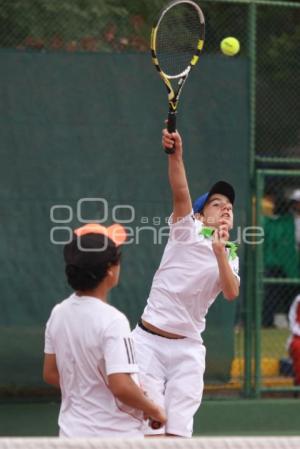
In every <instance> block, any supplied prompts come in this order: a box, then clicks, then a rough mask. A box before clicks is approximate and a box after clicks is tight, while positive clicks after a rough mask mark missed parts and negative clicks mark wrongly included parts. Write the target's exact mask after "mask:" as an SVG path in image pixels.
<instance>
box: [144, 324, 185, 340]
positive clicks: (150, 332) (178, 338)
mask: <svg viewBox="0 0 300 449" xmlns="http://www.w3.org/2000/svg"><path fill="white" fill-rule="evenodd" d="M138 326H139V327H140V328H141V329H143V331H145V332H148V333H149V334H152V335H157V336H158V337H163V338H168V339H169V340H181V339H182V338H185V337H174V338H172V337H166V335H161V334H159V333H157V332H154V331H151V330H150V329H148V328H147V327H145V326H144V325H143V322H142V320H139V322H138Z"/></svg>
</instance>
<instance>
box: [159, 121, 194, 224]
mask: <svg viewBox="0 0 300 449" xmlns="http://www.w3.org/2000/svg"><path fill="white" fill-rule="evenodd" d="M162 144H163V147H164V148H172V147H173V145H174V148H175V152H174V153H173V154H170V155H169V156H168V161H169V168H168V170H169V182H170V186H171V190H172V195H173V223H176V221H178V220H179V219H180V218H183V217H185V216H186V215H187V214H189V213H190V212H191V210H192V201H191V197H190V192H189V186H188V182H187V178H186V173H185V167H184V163H183V158H182V154H183V150H182V140H181V136H180V134H179V133H178V132H177V131H176V132H174V133H171V134H170V133H169V132H168V131H167V130H166V129H164V130H163V134H162Z"/></svg>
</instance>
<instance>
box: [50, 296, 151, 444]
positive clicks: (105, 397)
mask: <svg viewBox="0 0 300 449" xmlns="http://www.w3.org/2000/svg"><path fill="white" fill-rule="evenodd" d="M45 353H46V354H55V355H56V363H57V367H58V370H59V376H60V386H61V393H62V402H61V408H60V414H59V420H58V424H59V428H60V436H64V437H131V436H132V437H141V436H143V434H142V430H141V428H142V419H143V416H142V412H139V411H137V410H134V409H131V408H129V407H127V406H125V405H124V404H121V403H120V402H119V401H117V400H116V398H115V397H114V396H113V394H112V393H111V391H110V390H109V388H108V386H107V383H108V382H107V376H108V375H109V374H113V373H137V372H138V367H137V365H136V362H135V355H134V347H133V341H132V338H131V335H130V326H129V323H128V320H127V318H126V317H125V315H123V313H121V312H120V311H119V310H117V309H115V308H114V307H113V306H111V305H109V304H107V303H105V302H103V301H101V300H99V299H97V298H93V297H88V296H81V297H79V296H77V295H76V294H72V295H71V296H70V297H69V298H67V299H65V300H64V301H63V302H61V303H60V304H57V305H56V306H55V307H54V309H53V310H52V313H51V315H50V318H49V320H48V322H47V325H46V333H45ZM135 376H136V375H135Z"/></svg>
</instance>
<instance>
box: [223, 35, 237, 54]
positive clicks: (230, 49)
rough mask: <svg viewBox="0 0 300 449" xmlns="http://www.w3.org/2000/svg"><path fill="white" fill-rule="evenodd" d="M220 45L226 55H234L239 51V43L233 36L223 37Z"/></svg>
mask: <svg viewBox="0 0 300 449" xmlns="http://www.w3.org/2000/svg"><path fill="white" fill-rule="evenodd" d="M220 47H221V50H222V53H224V55H226V56H234V55H236V54H237V53H238V52H239V51H240V43H239V41H238V40H237V39H236V38H235V37H225V39H223V40H222V42H221V45H220Z"/></svg>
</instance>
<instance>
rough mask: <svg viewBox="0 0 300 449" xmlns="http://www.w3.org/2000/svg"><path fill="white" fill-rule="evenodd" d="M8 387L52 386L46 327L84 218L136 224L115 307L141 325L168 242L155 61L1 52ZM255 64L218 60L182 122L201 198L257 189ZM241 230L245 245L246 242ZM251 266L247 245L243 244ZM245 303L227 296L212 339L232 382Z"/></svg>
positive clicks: (1, 308)
mask: <svg viewBox="0 0 300 449" xmlns="http://www.w3.org/2000/svg"><path fill="white" fill-rule="evenodd" d="M0 58H1V71H0V95H1V102H0V117H1V119H0V133H1V140H0V157H1V164H0V171H1V172H0V198H1V206H0V210H1V220H0V229H1V238H0V266H1V270H0V283H1V284H0V285H1V302H0V355H1V369H0V387H1V391H2V390H3V389H4V390H5V391H6V390H7V391H9V390H16V391H17V390H18V389H26V388H27V389H28V388H30V389H32V388H40V387H41V386H43V382H42V379H41V371H42V359H43V332H44V326H45V322H46V321H47V318H48V316H49V314H50V311H51V309H52V307H53V306H54V304H55V303H57V302H59V301H61V300H63V299H64V298H65V297H66V296H67V295H68V294H69V293H70V290H69V288H68V287H67V285H66V282H65V279H64V265H63V258H62V248H63V242H64V241H66V240H68V238H69V234H70V229H72V228H74V227H75V226H78V225H80V224H81V223H83V222H84V221H85V220H93V221H96V220H98V221H102V222H103V223H104V224H105V225H109V224H111V223H112V222H113V221H123V222H124V224H125V225H126V226H127V227H128V229H130V235H129V237H130V239H129V243H128V244H127V245H126V246H125V247H124V251H123V255H124V257H123V261H122V273H121V282H120V285H119V286H118V287H117V288H116V289H115V290H114V291H113V292H112V293H111V298H110V300H111V302H112V304H114V305H116V306H117V307H119V308H120V309H121V310H122V311H124V312H125V313H126V314H127V316H128V317H129V319H130V321H131V324H132V326H134V325H135V323H136V322H137V319H138V317H139V316H140V314H141V312H142V310H143V307H144V305H145V303H146V300H147V295H148V292H149V289H150V286H151V280H152V277H153V274H154V272H155V270H156V268H157V267H158V264H159V261H160V258H161V255H162V252H163V248H164V245H165V243H166V241H167V224H166V218H167V217H168V215H169V214H170V212H171V195H170V189H169V186H168V180H167V157H166V156H165V154H164V152H163V150H162V149H161V143H160V141H161V128H162V127H163V125H164V119H165V117H166V112H167V100H166V92H165V90H164V87H163V86H162V83H161V81H160V80H159V78H158V76H157V74H156V73H155V71H154V69H153V67H152V65H151V62H150V58H149V56H148V55H145V54H119V55H116V54H92V53H82V54H80V53H79V54H72V53H69V54H59V53H56V54H55V53H52V54H47V53H42V52H41V53H35V52H22V51H16V50H2V51H1V53H0ZM247 71H248V67H247V61H246V59H244V58H238V59H228V58H227V59H226V58H225V57H222V56H220V55H218V56H217V55H214V54H212V55H208V56H206V57H205V58H203V60H201V62H200V63H199V69H198V68H197V70H195V71H194V73H192V75H191V77H190V79H189V80H188V83H187V85H186V87H185V91H184V92H183V96H182V100H181V105H180V111H179V117H178V128H179V130H180V131H181V133H182V136H183V139H184V149H185V156H184V157H185V162H186V167H187V173H188V177H189V181H190V187H191V193H192V195H193V197H195V196H196V195H199V194H201V193H203V192H205V191H206V190H207V189H208V188H209V186H210V185H211V184H212V183H213V182H215V181H216V180H218V179H225V180H228V181H230V182H232V183H233V184H234V185H235V187H236V190H237V201H236V218H235V224H236V226H237V227H238V228H239V230H241V229H243V227H245V225H246V224H247V223H246V204H247V195H248V191H247V188H248V140H249V130H248V87H247V86H248V80H247ZM238 234H240V233H238V232H235V233H233V236H232V237H233V238H236V237H237V236H238ZM240 256H241V269H242V271H243V246H241V248H240ZM241 301H242V295H241V297H240V299H239V302H237V303H227V302H226V301H225V300H224V299H223V298H219V299H218V300H217V302H216V303H215V304H214V305H213V307H212V308H211V310H210V312H209V316H208V323H207V327H208V328H207V331H206V332H205V335H204V339H205V344H206V346H207V348H208V357H207V374H206V377H207V381H218V380H224V379H228V378H229V372H230V365H231V361H232V358H233V351H234V344H233V336H234V324H235V322H236V320H237V319H238V318H237V311H238V310H240V308H241V306H240V304H241Z"/></svg>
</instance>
